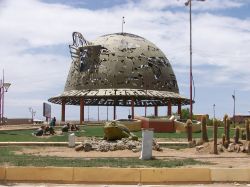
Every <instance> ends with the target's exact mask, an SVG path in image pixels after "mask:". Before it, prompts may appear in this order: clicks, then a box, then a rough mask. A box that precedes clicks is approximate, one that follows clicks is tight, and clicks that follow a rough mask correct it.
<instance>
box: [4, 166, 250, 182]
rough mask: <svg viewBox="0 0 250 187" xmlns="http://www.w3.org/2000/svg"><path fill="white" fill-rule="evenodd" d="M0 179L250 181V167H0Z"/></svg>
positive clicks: (55, 180)
mask: <svg viewBox="0 0 250 187" xmlns="http://www.w3.org/2000/svg"><path fill="white" fill-rule="evenodd" d="M1 181H4V182H14V181H15V182H16V181H18V182H30V181H32V182H50V183H96V184H97V183H105V184H167V183H186V182H188V183H213V182H250V169H249V168H83V167H0V182H1Z"/></svg>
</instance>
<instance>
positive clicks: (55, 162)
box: [0, 147, 209, 168]
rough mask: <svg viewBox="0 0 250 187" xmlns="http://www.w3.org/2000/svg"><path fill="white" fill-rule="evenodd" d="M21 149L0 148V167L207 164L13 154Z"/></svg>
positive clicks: (189, 160) (199, 162)
mask: <svg viewBox="0 0 250 187" xmlns="http://www.w3.org/2000/svg"><path fill="white" fill-rule="evenodd" d="M21 149H22V148H21V147H0V155H1V156H0V165H9V166H36V167H45V166H57V167H121V168H126V167H130V168H131V167H132V168H133V167H137V168H138V167H159V168H162V167H168V168H169V167H180V166H186V165H201V164H209V163H208V162H201V161H197V160H194V159H190V158H189V159H154V160H148V161H142V160H140V159H139V158H93V159H89V158H88V159H86V158H64V157H55V156H34V155H28V154H21V155H20V154H18V155H17V154H15V153H14V151H17V150H21ZM73 151H74V150H73Z"/></svg>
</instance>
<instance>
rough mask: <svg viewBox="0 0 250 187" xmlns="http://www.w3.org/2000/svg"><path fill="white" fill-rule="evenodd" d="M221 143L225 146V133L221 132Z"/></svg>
mask: <svg viewBox="0 0 250 187" xmlns="http://www.w3.org/2000/svg"><path fill="white" fill-rule="evenodd" d="M221 143H222V145H223V146H224V147H226V135H225V134H222V141H221Z"/></svg>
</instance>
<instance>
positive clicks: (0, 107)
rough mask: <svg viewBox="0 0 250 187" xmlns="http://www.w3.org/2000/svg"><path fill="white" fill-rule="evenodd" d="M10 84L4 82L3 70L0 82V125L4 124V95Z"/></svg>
mask: <svg viewBox="0 0 250 187" xmlns="http://www.w3.org/2000/svg"><path fill="white" fill-rule="evenodd" d="M10 85H11V84H10V83H7V82H4V70H3V79H2V80H0V124H4V122H5V120H4V93H5V92H8V89H9V87H10Z"/></svg>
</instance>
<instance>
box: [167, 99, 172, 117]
mask: <svg viewBox="0 0 250 187" xmlns="http://www.w3.org/2000/svg"><path fill="white" fill-rule="evenodd" d="M171 115H172V103H171V101H168V116H171Z"/></svg>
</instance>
